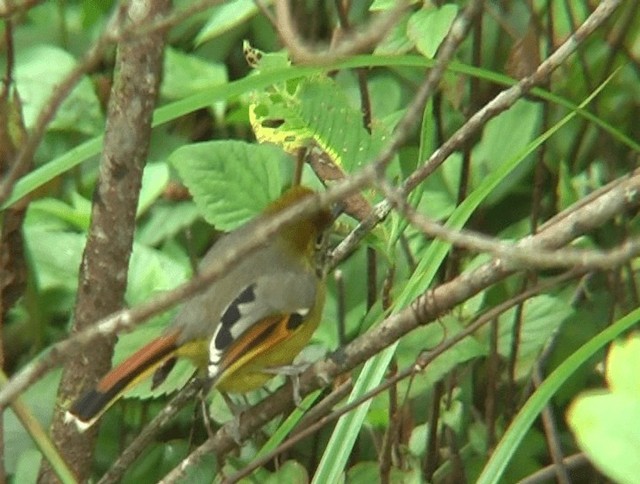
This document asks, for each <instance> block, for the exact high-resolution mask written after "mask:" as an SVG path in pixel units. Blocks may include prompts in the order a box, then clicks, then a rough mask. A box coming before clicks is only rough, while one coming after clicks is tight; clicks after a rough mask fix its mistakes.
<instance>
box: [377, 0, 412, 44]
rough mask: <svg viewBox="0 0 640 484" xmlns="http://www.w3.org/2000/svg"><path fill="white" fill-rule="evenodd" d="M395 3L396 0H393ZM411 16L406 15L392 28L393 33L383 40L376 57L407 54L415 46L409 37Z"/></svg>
mask: <svg viewBox="0 0 640 484" xmlns="http://www.w3.org/2000/svg"><path fill="white" fill-rule="evenodd" d="M393 1H394V2H395V0H393ZM410 19H411V14H410V13H406V14H404V15H403V16H402V18H401V19H400V20H399V21H398V22H397V23H396V24H395V25H394V26H393V27H391V31H390V32H389V33H388V34H387V36H386V37H385V38H384V39H382V42H380V43H379V44H378V45H377V46H376V48H375V50H374V53H375V54H376V55H400V54H406V53H407V52H409V51H410V50H411V49H413V47H414V46H415V42H414V41H413V40H412V39H411V38H410V37H409V36H408V35H407V29H408V26H409V20H410Z"/></svg>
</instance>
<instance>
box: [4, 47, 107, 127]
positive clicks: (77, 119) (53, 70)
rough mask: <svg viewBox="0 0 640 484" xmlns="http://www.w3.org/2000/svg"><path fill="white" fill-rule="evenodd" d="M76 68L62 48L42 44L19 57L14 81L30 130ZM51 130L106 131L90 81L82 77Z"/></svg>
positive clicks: (24, 51) (58, 112) (60, 110)
mask: <svg viewBox="0 0 640 484" xmlns="http://www.w3.org/2000/svg"><path fill="white" fill-rule="evenodd" d="M75 65H76V61H75V59H74V58H73V57H72V56H71V55H69V54H68V53H67V52H65V51H64V50H62V49H59V48H57V47H53V46H51V45H39V46H35V47H32V48H30V49H25V50H23V51H21V52H20V55H19V56H17V63H16V69H15V80H16V86H17V88H18V92H19V93H20V97H21V98H22V105H23V116H24V121H25V124H26V126H27V128H31V127H33V125H34V123H35V121H36V118H37V117H38V115H39V114H40V111H41V110H42V107H43V106H44V104H45V103H46V102H47V100H48V99H49V97H50V96H51V94H52V92H53V90H54V89H55V88H56V87H57V85H58V84H59V83H60V82H62V80H63V79H64V78H65V76H66V75H67V74H68V73H69V71H71V70H72V69H73V68H74V67H75ZM48 129H49V130H56V129H57V130H67V131H76V132H80V133H83V134H86V135H96V134H98V133H100V132H101V131H102V130H103V129H104V120H103V117H102V113H101V110H100V103H99V101H98V98H97V97H96V95H95V92H94V90H93V86H92V85H91V82H90V81H89V79H88V78H86V77H83V78H82V79H81V80H80V82H79V83H78V85H77V86H76V87H75V88H74V89H73V91H71V94H70V95H69V96H68V97H67V98H66V99H65V101H64V102H63V103H62V105H61V106H60V108H59V109H58V111H57V113H56V115H55V118H54V119H53V121H52V122H51V124H49V126H48Z"/></svg>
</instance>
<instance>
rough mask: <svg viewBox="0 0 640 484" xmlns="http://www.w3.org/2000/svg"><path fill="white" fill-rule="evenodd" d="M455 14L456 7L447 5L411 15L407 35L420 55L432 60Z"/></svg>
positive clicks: (422, 10) (451, 4)
mask: <svg viewBox="0 0 640 484" xmlns="http://www.w3.org/2000/svg"><path fill="white" fill-rule="evenodd" d="M457 13H458V7H457V5H455V4H453V3H447V4H446V5H443V6H442V7H440V8H428V9H427V8H423V9H421V10H418V11H417V12H416V13H414V14H413V15H411V18H410V19H409V23H408V25H407V34H408V35H409V38H410V39H411V40H413V41H414V42H415V44H416V48H417V49H418V51H419V52H420V53H421V54H423V55H424V56H425V57H428V58H430V59H433V57H434V56H435V55H436V51H437V50H438V47H440V44H441V43H442V41H443V40H444V39H445V37H446V36H447V33H448V32H449V29H450V28H451V24H452V23H453V20H454V19H455V18H456V14H457Z"/></svg>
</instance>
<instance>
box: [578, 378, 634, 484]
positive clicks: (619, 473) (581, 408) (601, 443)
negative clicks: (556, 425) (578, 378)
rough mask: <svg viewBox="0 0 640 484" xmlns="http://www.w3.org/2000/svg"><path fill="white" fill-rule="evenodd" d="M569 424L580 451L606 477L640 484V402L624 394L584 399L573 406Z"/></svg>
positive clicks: (586, 397)
mask: <svg viewBox="0 0 640 484" xmlns="http://www.w3.org/2000/svg"><path fill="white" fill-rule="evenodd" d="M637 375H638V374H637V373H635V374H634V376H633V379H634V380H636V381H637ZM567 420H568V422H569V425H570V426H571V428H572V430H573V432H574V434H575V436H576V439H577V441H578V444H579V445H580V447H581V448H582V449H583V450H584V451H585V452H586V453H587V455H588V456H589V460H590V461H591V462H593V463H594V464H595V466H596V467H598V468H599V469H600V470H601V471H602V472H603V473H604V474H606V475H607V476H609V477H610V478H612V479H613V480H615V481H616V482H620V483H624V484H634V483H636V482H638V476H640V426H638V425H637V423H638V422H640V398H637V397H635V398H634V397H631V396H629V395H627V394H620V393H606V394H592V395H588V396H583V397H580V398H578V399H577V400H576V401H575V402H574V404H573V405H572V406H571V408H570V409H569V412H568V415H567Z"/></svg>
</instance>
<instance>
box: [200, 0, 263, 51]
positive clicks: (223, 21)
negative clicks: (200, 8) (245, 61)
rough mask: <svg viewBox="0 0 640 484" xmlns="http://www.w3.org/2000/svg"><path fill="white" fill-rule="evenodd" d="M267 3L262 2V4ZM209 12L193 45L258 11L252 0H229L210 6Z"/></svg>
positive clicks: (203, 41) (229, 27) (239, 22)
mask: <svg viewBox="0 0 640 484" xmlns="http://www.w3.org/2000/svg"><path fill="white" fill-rule="evenodd" d="M269 3H270V2H268V1H267V2H264V5H269ZM210 12H211V15H210V16H209V20H208V21H207V23H206V24H205V26H204V27H202V29H201V30H200V32H198V35H197V36H196V39H195V41H194V43H195V45H201V44H203V43H205V42H207V41H209V40H211V39H214V38H215V37H217V36H218V35H222V34H223V33H225V32H228V31H229V30H231V29H232V28H234V27H236V26H238V25H240V24H242V23H244V22H245V21H246V20H247V19H249V18H251V17H253V16H254V15H255V14H256V13H257V12H258V6H257V5H256V3H255V2H254V1H253V0H231V1H229V2H226V3H224V4H222V5H219V6H217V7H214V8H212V9H211V10H210Z"/></svg>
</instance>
